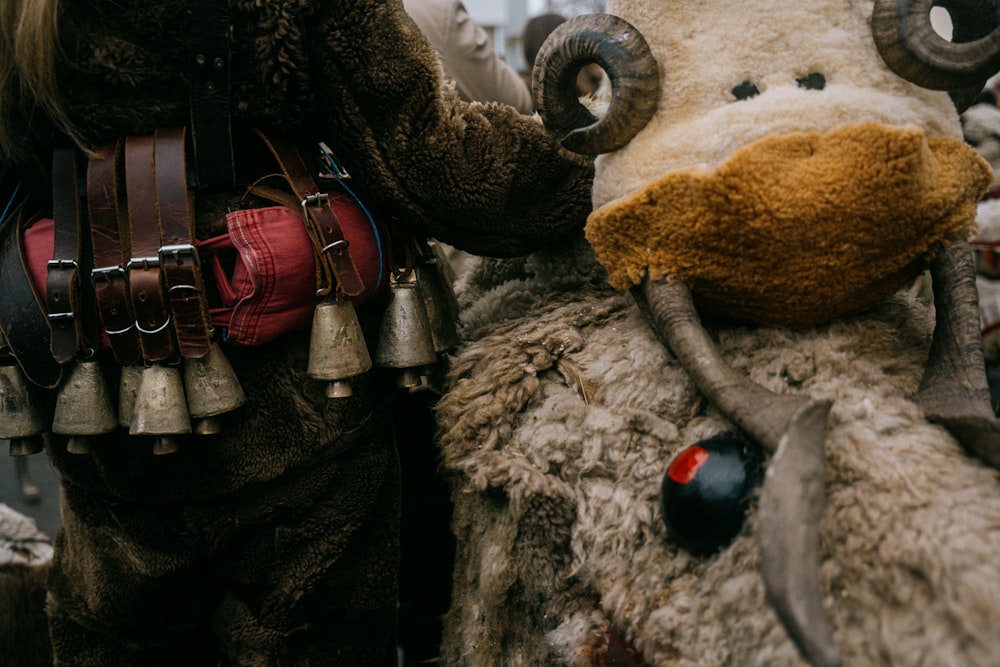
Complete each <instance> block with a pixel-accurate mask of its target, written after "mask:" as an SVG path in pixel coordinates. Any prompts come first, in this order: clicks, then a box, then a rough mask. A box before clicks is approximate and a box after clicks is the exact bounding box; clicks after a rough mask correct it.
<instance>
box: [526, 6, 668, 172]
mask: <svg viewBox="0 0 1000 667" xmlns="http://www.w3.org/2000/svg"><path fill="white" fill-rule="evenodd" d="M590 63H597V64H598V65H600V66H601V67H602V68H603V69H604V71H605V72H606V73H607V75H608V79H609V80H610V81H611V105H610V107H609V108H608V111H607V114H606V115H605V117H604V118H603V119H601V120H598V119H597V118H596V117H595V116H594V115H593V114H591V113H590V112H589V111H588V110H587V109H586V108H585V107H584V106H583V105H582V104H580V101H579V95H578V94H577V91H576V77H577V74H578V73H579V71H580V69H581V68H582V67H583V66H584V65H589V64H590ZM658 72H659V70H658V68H657V66H656V60H654V59H653V54H652V53H651V52H650V50H649V46H648V45H647V44H646V40H645V39H643V37H642V34H641V33H640V32H639V31H638V30H637V29H636V28H635V27H634V26H632V25H631V24H630V23H628V22H627V21H625V20H623V19H620V18H618V17H617V16H612V15H610V14H585V15H582V16H576V17H574V18H571V19H569V20H568V21H566V22H564V23H562V24H561V25H560V26H558V27H557V28H556V29H555V30H554V31H552V34H551V35H549V37H548V39H546V40H545V43H544V44H542V48H541V49H540V50H539V52H538V58H537V59H536V61H535V69H534V72H533V83H532V92H533V93H534V96H535V100H536V101H537V107H538V114H539V115H540V116H541V117H542V121H543V122H544V123H545V126H546V127H548V128H549V129H550V130H552V131H553V132H555V133H556V135H557V136H559V137H560V141H561V142H562V145H563V146H564V147H565V148H567V149H568V150H571V151H573V152H574V153H582V154H584V155H599V154H601V153H610V152H611V151H615V150H618V149H619V148H621V147H622V146H624V145H625V144H627V143H628V142H629V141H630V140H631V139H632V137H634V136H635V135H636V134H637V133H638V132H639V130H641V129H642V128H644V127H645V126H646V123H648V122H649V120H650V118H652V117H653V114H654V113H655V112H656V104H657V98H658V97H659V88H660V81H659V74H658Z"/></svg>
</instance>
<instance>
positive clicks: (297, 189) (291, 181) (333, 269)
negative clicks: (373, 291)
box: [257, 130, 365, 296]
mask: <svg viewBox="0 0 1000 667" xmlns="http://www.w3.org/2000/svg"><path fill="white" fill-rule="evenodd" d="M257 134H258V136H259V137H260V138H261V140H262V141H263V142H264V145H265V146H267V148H268V149H269V150H270V151H271V154H272V155H273V156H274V157H275V159H276V160H277V162H278V166H279V167H280V169H281V175H282V176H283V177H284V179H285V181H287V183H288V185H289V187H290V188H291V189H292V193H293V194H294V195H295V197H296V199H298V200H299V202H300V206H301V213H302V216H303V219H304V222H305V224H306V229H307V230H308V231H309V236H310V238H311V239H312V241H313V245H314V247H315V249H316V256H317V264H318V265H322V266H323V267H324V274H325V275H326V277H327V280H326V281H325V282H327V283H328V284H327V285H320V286H319V287H320V289H319V292H320V293H321V294H325V293H329V292H330V291H332V290H333V288H334V287H335V285H334V284H333V281H332V280H329V277H330V276H331V275H332V277H333V278H334V279H335V281H336V284H337V286H339V287H340V290H341V291H342V292H343V293H344V294H346V295H347V296H357V295H359V294H361V293H362V292H364V290H365V285H364V282H363V281H362V280H361V274H359V273H358V268H357V267H356V266H355V265H354V260H353V259H352V258H351V253H350V252H349V249H348V243H347V239H345V238H344V232H343V230H342V229H341V226H340V221H339V220H338V219H337V214H336V213H334V211H333V209H332V208H331V207H330V205H329V198H328V197H327V195H326V193H324V192H321V191H320V189H319V188H318V187H316V182H315V181H314V180H313V178H312V176H311V175H310V173H309V170H308V169H307V168H306V165H305V163H304V162H303V161H302V157H301V156H300V155H299V152H298V150H297V149H296V148H295V146H294V144H292V143H291V142H289V141H288V140H286V139H285V138H284V137H280V136H278V135H271V134H265V133H264V132H261V131H259V130H258V131H257Z"/></svg>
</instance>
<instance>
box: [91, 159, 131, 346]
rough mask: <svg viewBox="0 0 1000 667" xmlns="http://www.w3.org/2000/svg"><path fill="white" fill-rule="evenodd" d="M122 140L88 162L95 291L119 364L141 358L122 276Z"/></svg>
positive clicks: (123, 272)
mask: <svg viewBox="0 0 1000 667" xmlns="http://www.w3.org/2000/svg"><path fill="white" fill-rule="evenodd" d="M121 151H122V142H121V141H118V142H116V143H115V144H113V145H110V146H101V147H100V148H97V149H95V151H94V155H93V157H91V158H90V160H89V161H88V163H87V211H88V214H89V217H90V238H91V241H92V245H93V249H94V268H93V270H92V271H91V275H93V277H94V291H95V296H96V297H97V309H98V311H99V313H100V316H101V324H102V325H103V327H104V332H105V333H106V334H107V336H108V340H109V341H110V342H111V349H112V352H113V353H114V355H115V359H116V360H117V361H118V363H120V364H122V365H124V366H129V365H132V364H138V363H140V362H141V361H142V353H141V351H140V349H139V337H138V333H137V332H136V329H135V316H134V314H133V313H132V304H131V302H130V300H129V290H128V282H127V281H126V279H125V257H126V255H125V250H124V247H123V245H122V234H121V231H120V230H121V225H122V223H123V222H124V215H123V211H122V207H121V202H120V197H119V192H118V187H119V180H120V179H119V169H120V166H121V165H120V159H121Z"/></svg>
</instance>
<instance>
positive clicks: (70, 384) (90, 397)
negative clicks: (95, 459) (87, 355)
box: [52, 359, 118, 454]
mask: <svg viewBox="0 0 1000 667" xmlns="http://www.w3.org/2000/svg"><path fill="white" fill-rule="evenodd" d="M117 425H118V420H117V418H116V417H115V413H114V409H113V408H112V407H111V398H110V397H109V396H108V388H107V385H106V384H105V382H104V376H103V374H102V373H101V369H100V367H99V366H98V364H97V362H96V361H94V360H92V359H87V360H82V361H78V362H76V363H75V364H74V365H73V368H72V370H71V371H70V374H69V377H68V378H66V381H65V382H64V383H63V386H62V387H61V388H60V389H59V393H58V395H57V396H56V409H55V414H54V415H53V418H52V432H53V433H57V434H59V435H65V436H68V438H69V439H68V440H67V442H66V451H68V452H70V453H72V454H86V453H88V452H90V443H91V441H92V440H93V437H94V436H95V435H100V434H102V433H110V432H111V431H113V430H114V429H115V428H116V427H117Z"/></svg>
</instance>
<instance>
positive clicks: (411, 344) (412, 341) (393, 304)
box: [375, 271, 437, 387]
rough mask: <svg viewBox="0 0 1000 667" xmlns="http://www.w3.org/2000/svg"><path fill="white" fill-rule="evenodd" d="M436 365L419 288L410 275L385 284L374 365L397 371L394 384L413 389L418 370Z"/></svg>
mask: <svg viewBox="0 0 1000 667" xmlns="http://www.w3.org/2000/svg"><path fill="white" fill-rule="evenodd" d="M436 361H437V353H436V352H435V351H434V342H433V340H432V338H431V325H430V322H429V321H428V319H427V308H426V307H425V306H424V297H423V294H422V290H421V289H420V284H419V283H418V282H417V277H416V274H415V273H414V272H412V271H411V272H409V273H408V274H406V275H405V276H401V277H398V278H397V277H396V276H395V275H394V276H392V278H391V279H390V281H389V303H388V304H387V306H386V310H385V313H384V314H383V317H382V328H381V329H380V331H379V341H378V347H377V348H376V351H375V363H377V364H378V365H379V366H384V367H387V368H398V369H400V377H399V381H398V384H399V386H401V387H416V386H418V385H419V384H420V383H421V379H420V375H421V374H420V369H422V368H423V367H424V366H429V365H431V364H433V363H435V362H436Z"/></svg>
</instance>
